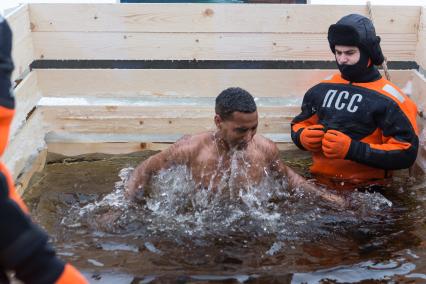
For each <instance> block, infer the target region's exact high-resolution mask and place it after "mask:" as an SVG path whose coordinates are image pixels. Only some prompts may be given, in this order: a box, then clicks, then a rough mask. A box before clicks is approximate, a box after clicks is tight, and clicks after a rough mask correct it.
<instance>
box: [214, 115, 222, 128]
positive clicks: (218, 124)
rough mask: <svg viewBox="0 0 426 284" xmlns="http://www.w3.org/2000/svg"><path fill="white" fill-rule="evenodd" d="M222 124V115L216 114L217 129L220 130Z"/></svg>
mask: <svg viewBox="0 0 426 284" xmlns="http://www.w3.org/2000/svg"><path fill="white" fill-rule="evenodd" d="M221 123H222V118H221V117H220V115H218V114H215V116H214V124H216V127H217V128H219V129H220V124H221Z"/></svg>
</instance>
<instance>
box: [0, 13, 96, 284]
mask: <svg viewBox="0 0 426 284" xmlns="http://www.w3.org/2000/svg"><path fill="white" fill-rule="evenodd" d="M11 47H12V33H11V30H10V28H9V25H8V24H7V22H6V20H5V19H3V18H2V17H1V16H0V155H2V154H3V152H4V149H5V147H6V144H7V140H8V136H9V128H10V124H11V121H12V118H13V115H14V112H15V111H14V107H15V100H14V98H13V95H12V91H11V83H10V75H11V73H12V70H13V63H12V58H11ZM0 228H1V230H0V283H9V279H8V277H7V274H6V272H7V271H14V272H15V276H16V278H18V279H19V280H21V281H22V282H24V283H40V284H44V283H46V284H47V283H58V284H82V283H88V282H87V281H86V279H85V278H84V277H83V276H82V275H81V274H80V273H79V272H78V271H77V270H76V269H75V268H74V267H73V266H71V265H70V264H65V263H63V262H62V261H61V260H59V259H58V258H57V257H56V255H55V251H54V250H53V248H52V247H51V246H50V245H49V244H48V236H47V234H46V233H45V232H43V231H42V230H41V229H40V228H39V227H38V226H37V225H35V224H34V223H33V222H32V221H31V219H30V218H29V216H28V209H27V207H26V206H25V204H24V202H23V201H22V199H21V198H20V196H19V195H18V194H17V193H16V191H15V187H14V183H13V180H12V177H11V175H10V173H9V171H8V170H7V168H6V167H5V166H4V164H3V163H0Z"/></svg>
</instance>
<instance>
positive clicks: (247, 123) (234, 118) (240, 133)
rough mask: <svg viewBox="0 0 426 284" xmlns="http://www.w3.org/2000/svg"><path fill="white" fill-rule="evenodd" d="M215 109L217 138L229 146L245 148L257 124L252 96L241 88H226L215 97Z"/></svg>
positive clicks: (254, 132)
mask: <svg viewBox="0 0 426 284" xmlns="http://www.w3.org/2000/svg"><path fill="white" fill-rule="evenodd" d="M215 111H216V115H215V117H214V121H215V124H216V127H217V136H218V138H220V139H221V140H222V141H223V142H224V143H225V144H226V146H227V147H229V148H237V149H244V148H246V147H247V145H248V144H249V143H250V141H251V140H252V139H253V137H254V135H255V134H256V131H257V125H258V115H257V107H256V103H255V101H254V98H253V96H252V95H250V93H249V92H247V91H246V90H243V89H241V88H228V89H226V90H224V91H222V92H221V93H220V94H219V95H218V96H217V97H216V106H215Z"/></svg>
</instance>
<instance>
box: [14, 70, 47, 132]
mask: <svg viewBox="0 0 426 284" xmlns="http://www.w3.org/2000/svg"><path fill="white" fill-rule="evenodd" d="M14 93H15V116H14V118H13V121H12V125H11V129H10V136H9V139H10V140H13V139H14V137H15V136H16V134H17V132H19V131H20V129H22V128H23V127H24V126H25V123H26V121H27V118H28V116H29V115H30V112H31V111H33V110H34V108H35V107H36V105H37V103H38V102H39V100H40V99H41V92H40V91H39V89H38V85H37V75H36V73H35V72H31V73H30V74H29V75H28V76H27V77H26V78H25V79H24V80H23V81H22V82H21V84H19V85H18V87H17V88H16V89H15V90H14Z"/></svg>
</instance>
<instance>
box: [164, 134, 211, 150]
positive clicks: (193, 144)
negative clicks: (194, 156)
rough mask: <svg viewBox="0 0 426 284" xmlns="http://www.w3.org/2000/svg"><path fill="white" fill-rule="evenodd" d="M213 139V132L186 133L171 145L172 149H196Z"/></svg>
mask: <svg viewBox="0 0 426 284" xmlns="http://www.w3.org/2000/svg"><path fill="white" fill-rule="evenodd" d="M211 141H212V133H211V132H202V133H198V134H192V135H189V134H188V135H184V136H182V137H181V138H179V139H178V140H177V141H176V142H175V143H174V144H173V145H172V146H171V147H170V150H172V151H175V150H184V151H195V150H197V149H199V148H200V147H202V146H204V145H206V144H208V143H209V142H211Z"/></svg>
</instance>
